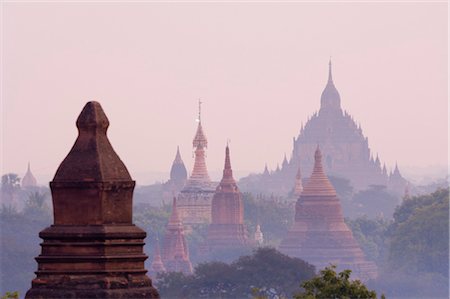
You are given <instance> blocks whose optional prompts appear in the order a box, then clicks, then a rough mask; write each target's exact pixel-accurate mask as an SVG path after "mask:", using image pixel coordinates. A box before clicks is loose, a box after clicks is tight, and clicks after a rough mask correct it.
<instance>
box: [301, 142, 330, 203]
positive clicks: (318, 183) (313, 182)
mask: <svg viewBox="0 0 450 299" xmlns="http://www.w3.org/2000/svg"><path fill="white" fill-rule="evenodd" d="M302 195H304V196H324V195H329V196H335V195H336V190H335V189H334V187H333V185H331V183H330V181H329V179H328V177H327V175H326V174H325V172H324V170H323V166H322V153H321V151H320V148H319V145H317V149H316V152H315V153H314V169H313V172H312V174H311V176H310V177H309V180H308V182H307V183H306V186H305V188H303V192H302Z"/></svg>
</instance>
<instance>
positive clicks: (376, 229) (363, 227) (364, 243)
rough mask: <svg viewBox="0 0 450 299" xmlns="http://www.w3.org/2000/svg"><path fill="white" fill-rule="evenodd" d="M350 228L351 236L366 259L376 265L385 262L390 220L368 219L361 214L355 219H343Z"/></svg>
mask: <svg viewBox="0 0 450 299" xmlns="http://www.w3.org/2000/svg"><path fill="white" fill-rule="evenodd" d="M345 222H346V223H347V225H348V226H349V227H350V229H351V230H352V233H353V236H354V237H355V239H356V241H358V243H359V245H360V246H361V249H362V250H363V251H364V253H365V255H366V257H367V259H369V260H371V261H374V262H375V263H376V264H378V265H382V264H383V263H384V262H385V257H386V256H387V253H388V249H389V245H388V243H389V239H388V230H389V225H390V224H391V221H387V220H385V219H384V218H376V219H370V218H368V217H367V216H363V217H360V218H356V219H353V220H351V219H345Z"/></svg>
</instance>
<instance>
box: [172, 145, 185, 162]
mask: <svg viewBox="0 0 450 299" xmlns="http://www.w3.org/2000/svg"><path fill="white" fill-rule="evenodd" d="M173 163H174V164H184V163H183V160H182V159H181V154H180V146H179V145H177V153H176V155H175V160H173Z"/></svg>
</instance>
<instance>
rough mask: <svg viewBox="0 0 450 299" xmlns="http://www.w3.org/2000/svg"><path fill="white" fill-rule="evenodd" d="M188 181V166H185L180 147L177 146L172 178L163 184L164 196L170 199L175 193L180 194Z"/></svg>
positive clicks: (171, 169) (171, 171)
mask: <svg viewBox="0 0 450 299" xmlns="http://www.w3.org/2000/svg"><path fill="white" fill-rule="evenodd" d="M186 181H187V170H186V166H184V162H183V159H181V154H180V147H177V153H176V154H175V159H174V160H173V163H172V167H171V168H170V179H169V180H168V181H167V182H166V183H164V185H163V198H164V199H169V198H172V196H173V195H174V194H175V195H178V193H179V192H180V191H181V190H182V189H183V187H184V185H185V184H186Z"/></svg>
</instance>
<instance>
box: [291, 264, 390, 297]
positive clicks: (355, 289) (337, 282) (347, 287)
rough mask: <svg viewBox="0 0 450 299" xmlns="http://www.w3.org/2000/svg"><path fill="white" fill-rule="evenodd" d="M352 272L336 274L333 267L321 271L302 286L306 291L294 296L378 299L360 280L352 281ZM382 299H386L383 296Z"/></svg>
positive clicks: (345, 271) (346, 271)
mask: <svg viewBox="0 0 450 299" xmlns="http://www.w3.org/2000/svg"><path fill="white" fill-rule="evenodd" d="M351 272H352V271H351V270H344V271H342V272H340V273H336V266H335V265H332V266H330V267H326V268H325V269H324V270H321V271H320V275H319V276H316V277H314V278H313V279H311V280H308V281H305V282H303V283H302V284H301V286H302V288H303V289H304V291H302V292H300V293H297V294H295V295H294V299H338V298H339V299H341V298H342V299H345V298H348V299H350V298H351V299H353V298H361V299H362V298H364V299H376V298H377V293H376V292H375V291H370V290H368V289H367V287H366V286H365V285H364V284H363V283H362V282H361V281H359V280H350V274H351ZM381 298H384V296H383V295H382V296H381Z"/></svg>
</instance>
